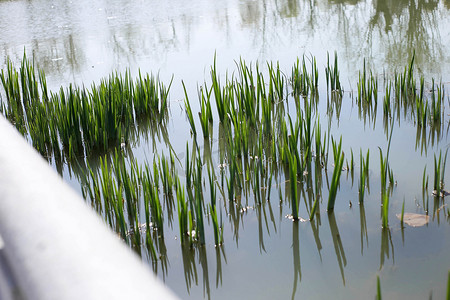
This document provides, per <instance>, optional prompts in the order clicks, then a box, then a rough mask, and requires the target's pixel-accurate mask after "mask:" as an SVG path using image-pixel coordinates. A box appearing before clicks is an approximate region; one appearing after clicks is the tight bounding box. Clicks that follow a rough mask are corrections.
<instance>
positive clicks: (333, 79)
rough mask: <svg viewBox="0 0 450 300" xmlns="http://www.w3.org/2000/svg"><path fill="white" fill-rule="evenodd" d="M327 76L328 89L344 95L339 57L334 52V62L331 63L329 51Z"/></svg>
mask: <svg viewBox="0 0 450 300" xmlns="http://www.w3.org/2000/svg"><path fill="white" fill-rule="evenodd" d="M325 77H326V80H327V89H328V88H329V91H330V92H331V93H337V94H339V95H340V96H342V92H343V91H342V86H341V81H340V79H339V68H338V57H337V53H336V52H334V64H330V56H329V54H328V53H327V67H326V68H325Z"/></svg>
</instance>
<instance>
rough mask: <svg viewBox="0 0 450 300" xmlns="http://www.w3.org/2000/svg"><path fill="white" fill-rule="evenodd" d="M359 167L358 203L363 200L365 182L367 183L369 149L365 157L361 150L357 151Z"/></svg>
mask: <svg viewBox="0 0 450 300" xmlns="http://www.w3.org/2000/svg"><path fill="white" fill-rule="evenodd" d="M359 169H360V173H359V203H362V202H364V194H365V190H366V183H367V185H368V184H369V150H367V154H366V159H364V156H363V155H362V150H360V151H359Z"/></svg>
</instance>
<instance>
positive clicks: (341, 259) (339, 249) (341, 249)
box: [328, 212, 347, 286]
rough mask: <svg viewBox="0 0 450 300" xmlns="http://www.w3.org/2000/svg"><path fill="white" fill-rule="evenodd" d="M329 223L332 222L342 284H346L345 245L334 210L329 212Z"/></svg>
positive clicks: (332, 233) (331, 227) (332, 235)
mask: <svg viewBox="0 0 450 300" xmlns="http://www.w3.org/2000/svg"><path fill="white" fill-rule="evenodd" d="M328 223H329V224H330V231H331V237H332V239H333V245H334V251H335V252H336V259H337V262H338V265H339V270H340V271H341V277H342V284H343V285H344V286H345V274H344V267H345V266H346V265H347V258H346V257H345V252H344V246H343V245H342V240H341V235H340V234H339V229H338V227H337V224H336V217H335V216H334V212H329V213H328Z"/></svg>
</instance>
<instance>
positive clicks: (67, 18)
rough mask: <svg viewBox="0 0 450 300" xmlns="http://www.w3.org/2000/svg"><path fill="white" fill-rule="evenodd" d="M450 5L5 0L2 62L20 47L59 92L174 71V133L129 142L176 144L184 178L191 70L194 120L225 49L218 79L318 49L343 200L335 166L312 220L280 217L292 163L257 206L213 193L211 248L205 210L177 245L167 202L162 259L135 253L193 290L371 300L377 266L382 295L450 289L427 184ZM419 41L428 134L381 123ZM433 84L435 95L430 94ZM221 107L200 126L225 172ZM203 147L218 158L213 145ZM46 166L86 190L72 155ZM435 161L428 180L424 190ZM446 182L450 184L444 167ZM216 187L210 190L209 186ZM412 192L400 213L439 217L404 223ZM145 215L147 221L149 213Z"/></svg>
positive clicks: (447, 240)
mask: <svg viewBox="0 0 450 300" xmlns="http://www.w3.org/2000/svg"><path fill="white" fill-rule="evenodd" d="M448 16H450V2H449V1H447V0H443V1H433V0H430V1H421V0H418V1H404V0H402V1H382V0H379V1H358V0H351V1H306V0H298V1H290V0H280V1H275V0H273V1H269V0H265V1H245V0H242V1H235V0H232V1H221V2H218V1H214V2H212V1H206V0H197V1H194V2H190V3H187V2H186V1H180V0H175V1H97V0H96V1H84V0H82V1H60V0H54V1H46V0H32V1H0V32H1V35H0V58H1V61H0V67H1V69H5V66H6V57H9V58H10V59H11V60H12V61H13V62H14V63H15V64H16V65H18V64H19V63H20V61H21V59H22V57H23V53H24V49H25V52H26V53H27V55H28V57H29V58H31V57H32V58H33V59H34V61H35V63H36V64H37V65H38V66H39V68H41V69H42V70H44V71H45V73H46V77H47V81H48V86H49V89H51V90H53V91H57V90H58V89H59V87H60V86H64V87H67V86H68V85H69V84H70V83H74V84H77V85H79V86H81V85H85V86H86V87H89V86H90V85H91V83H92V82H97V83H98V82H99V81H100V80H101V79H102V78H105V77H107V76H109V75H110V74H111V73H112V72H114V71H118V72H125V71H126V70H130V72H131V74H132V76H133V77H134V76H136V75H137V74H138V72H139V70H140V71H141V72H142V73H146V72H148V73H153V74H159V78H160V80H161V81H162V82H164V83H166V84H168V83H169V82H170V80H171V78H172V76H173V83H172V86H171V89H170V117H169V119H168V123H167V126H166V128H165V129H166V132H167V135H166V136H167V140H164V138H162V137H161V135H160V136H156V137H155V132H153V131H152V130H138V134H137V137H135V138H134V139H133V140H132V142H131V143H130V145H129V146H128V145H127V149H126V155H127V157H128V158H130V157H134V158H136V160H137V162H138V164H143V163H144V162H145V161H152V159H153V156H154V154H155V153H157V154H161V153H163V154H164V155H165V156H166V157H168V156H169V155H170V153H171V152H170V149H172V151H173V153H174V154H176V157H177V158H178V159H179V160H180V161H181V162H182V163H181V164H177V165H176V166H175V167H176V170H177V173H178V176H179V177H180V179H181V180H182V181H183V183H184V180H185V171H186V170H185V167H184V166H185V164H184V160H185V159H186V156H187V155H189V153H186V143H188V144H189V147H190V149H192V147H193V137H192V135H191V129H190V125H189V123H188V121H187V118H186V113H185V106H184V102H183V100H184V98H185V94H184V90H183V85H182V84H181V81H183V82H184V83H185V86H186V89H187V94H188V95H189V98H190V100H191V102H192V103H191V105H192V110H193V112H194V117H195V122H196V125H197V126H196V127H197V131H199V132H200V130H201V127H200V123H199V120H198V118H197V117H196V116H197V112H198V111H200V105H199V104H198V101H197V89H198V87H199V86H200V85H204V83H205V82H208V83H207V84H209V83H210V70H211V66H212V64H213V63H214V57H215V56H216V63H217V64H216V67H217V70H218V72H219V73H220V77H221V78H222V80H225V77H226V75H225V74H227V73H228V75H229V76H230V75H231V74H232V73H233V72H235V73H237V66H236V64H237V63H236V62H238V61H239V59H240V58H242V59H244V60H245V61H246V62H248V63H250V62H252V63H253V65H252V66H254V65H255V63H256V61H258V62H259V63H260V65H261V68H262V69H265V62H266V61H270V62H274V63H276V62H279V64H280V69H281V70H283V72H284V73H285V74H286V75H287V76H290V72H291V68H292V66H293V65H294V64H295V62H296V59H297V57H300V59H301V58H302V56H303V55H306V57H307V58H311V56H314V57H315V58H316V59H317V66H318V70H319V91H318V92H319V101H318V105H317V109H316V110H314V112H313V115H314V117H313V120H314V121H315V120H316V119H319V120H320V124H321V126H322V130H323V131H322V134H323V132H325V131H327V130H328V132H329V133H330V134H331V135H332V136H333V137H334V139H338V140H339V137H340V136H342V139H343V142H342V143H343V148H342V150H343V151H344V153H345V158H346V160H347V161H348V162H349V161H350V153H351V152H353V153H354V157H355V174H354V178H353V177H352V176H351V174H350V173H349V172H348V171H343V172H342V175H341V183H340V188H339V190H338V192H337V200H336V206H335V208H334V212H332V213H328V212H327V211H326V204H327V198H328V179H327V180H326V181H325V180H324V182H323V183H322V190H323V193H324V195H323V197H322V200H321V205H320V206H319V208H318V210H319V211H318V212H319V214H316V217H315V219H314V220H312V221H307V222H300V221H296V222H292V221H291V220H290V219H289V218H286V216H287V215H289V214H291V213H292V209H291V205H290V203H289V200H288V199H289V194H290V190H291V186H290V184H289V182H287V180H288V179H289V173H287V174H286V175H285V173H284V172H283V171H281V170H280V172H279V174H278V175H277V176H274V178H273V179H272V178H271V181H270V184H271V186H272V189H271V190H270V194H269V195H268V197H267V198H268V199H269V200H267V199H265V201H263V202H262V203H260V204H256V199H255V197H254V196H253V195H240V196H239V197H236V199H235V201H233V202H231V203H230V201H229V200H228V199H227V197H225V194H224V195H223V196H222V195H221V194H220V193H218V197H217V199H218V200H217V201H218V202H217V207H219V208H220V209H219V212H218V214H219V216H220V219H222V220H223V240H224V243H223V245H221V246H219V247H216V246H215V245H214V236H213V225H212V221H210V218H209V215H208V214H207V213H205V220H207V221H206V225H205V226H206V227H205V228H206V230H205V232H206V237H205V240H206V243H205V245H204V246H194V247H192V248H189V247H188V248H186V247H182V246H181V244H180V234H179V229H178V226H179V225H178V219H177V216H176V213H175V217H174V218H173V219H174V220H173V221H172V222H168V220H169V219H170V218H169V217H168V215H167V213H168V212H167V211H166V212H165V222H164V233H165V235H164V239H163V241H162V242H161V243H163V246H160V248H159V249H158V255H159V258H158V259H157V260H156V261H155V260H153V259H152V258H151V255H150V254H149V253H148V252H146V247H145V246H143V247H142V249H138V250H136V249H135V250H136V251H137V252H140V254H141V256H142V259H143V260H144V261H146V262H147V263H148V264H149V266H151V267H152V268H153V270H154V271H155V273H156V274H157V276H159V277H160V278H161V279H162V280H163V281H164V282H165V284H166V285H167V286H168V287H169V288H171V289H172V290H174V291H175V293H176V294H177V295H179V296H180V298H183V299H188V298H191V299H200V298H208V299H209V298H210V299H230V298H238V299H241V298H245V299H286V298H293V299H302V298H307V299H325V298H333V299H365V298H373V297H375V295H376V292H377V291H376V283H377V276H379V278H380V282H381V291H382V295H383V297H385V298H386V299H424V298H427V297H430V296H432V298H434V299H444V298H445V295H446V289H447V280H448V271H449V270H450V252H449V251H448V250H449V249H450V226H449V216H448V212H449V211H448V206H447V204H446V203H447V202H448V196H447V197H443V198H442V199H438V200H436V199H435V198H433V196H432V195H431V191H432V190H433V188H432V187H433V178H434V177H433V167H434V157H435V155H437V156H439V153H440V151H441V152H442V155H445V151H446V150H447V149H448V148H449V145H450V144H449V143H450V141H449V139H448V130H449V112H450V108H449V100H448V96H447V95H448V91H449V89H448V84H449V82H450V71H449V70H450V55H449V54H448V53H450V18H449V17H448ZM335 51H336V53H337V55H338V60H339V71H340V76H341V83H342V85H343V89H344V93H343V96H342V101H341V102H340V103H341V104H340V105H341V109H336V110H338V112H336V111H335V112H334V114H333V113H331V114H327V108H328V107H329V106H328V105H327V102H328V101H327V100H328V92H327V85H326V81H325V72H324V69H325V67H326V65H327V53H330V57H331V58H333V53H334V52H335ZM413 53H415V55H414V62H415V74H416V77H417V80H419V77H420V76H424V78H425V86H426V88H427V89H428V90H430V89H431V78H435V80H436V83H439V82H440V81H441V82H442V83H443V86H444V88H445V90H446V96H445V97H444V101H443V105H444V108H443V113H442V115H443V121H442V124H441V125H440V126H439V130H432V129H427V130H425V134H426V135H425V136H424V135H423V131H421V130H420V131H418V129H417V128H418V126H417V120H416V118H415V117H413V114H414V112H408V113H405V114H403V112H401V113H399V117H398V118H397V117H394V118H391V119H390V120H394V124H393V125H388V126H386V125H385V124H384V121H383V105H382V104H381V103H382V101H381V99H382V98H383V97H382V96H383V95H384V85H383V84H384V82H385V81H384V79H385V78H388V77H389V78H391V77H392V76H394V71H395V70H398V71H400V72H403V68H404V67H405V66H408V64H409V62H410V61H411V59H412V57H413ZM364 61H365V63H366V67H367V68H370V69H371V70H372V71H373V74H374V75H376V76H377V78H378V81H379V89H380V90H382V91H383V92H382V93H380V96H379V99H380V100H379V105H378V107H375V112H376V113H375V117H374V113H372V115H371V116H369V115H370V114H368V113H366V115H364V114H363V116H360V111H361V110H360V109H358V105H357V100H356V99H357V83H358V75H359V72H360V71H362V70H363V65H364ZM307 65H308V66H309V61H308V63H307ZM266 71H267V70H266V69H265V71H264V72H265V74H266V73H267V72H266ZM266 78H267V77H266ZM428 90H427V92H426V96H427V97H431V96H430V95H431V94H430V92H429V91H428ZM1 92H2V93H3V90H2V91H1ZM283 106H284V108H285V109H286V111H287V112H286V113H285V115H284V118H287V116H288V115H289V116H292V117H293V118H294V116H295V115H296V104H295V101H294V100H293V99H292V98H290V99H288V101H286V102H285V104H283ZM213 110H214V112H213V114H214V125H213V133H212V136H213V137H212V138H211V140H210V141H209V142H208V143H206V142H205V143H204V142H203V140H202V139H201V138H197V139H198V142H199V149H200V153H201V155H202V157H209V158H208V159H209V160H210V162H211V165H212V166H214V167H215V169H214V172H215V173H216V174H217V176H218V178H219V180H218V182H219V181H220V176H221V175H220V174H222V173H224V174H225V175H224V176H225V177H226V176H227V174H228V169H229V165H230V160H229V159H228V160H226V159H225V160H224V157H223V154H222V152H223V151H222V148H221V147H222V146H221V143H222V142H223V140H222V138H221V132H219V131H220V126H218V122H217V120H218V116H217V113H216V111H215V108H213ZM329 120H331V123H330V125H329V127H327V124H328V121H329ZM391 128H393V130H392V141H391V145H390V152H389V153H390V154H389V155H390V156H389V166H390V168H391V169H392V170H393V173H394V177H395V184H393V186H392V187H391V188H392V191H391V197H390V203H389V228H382V221H381V212H380V210H381V208H380V198H381V189H380V185H381V184H380V183H381V178H380V159H379V152H378V147H380V148H381V149H382V150H383V153H384V154H386V151H387V148H388V143H389V142H388V140H389V133H390V129H391ZM199 134H200V133H199ZM200 136H201V134H200ZM256 136H258V135H256ZM208 145H209V146H208ZM208 148H210V149H208ZM330 148H331V146H330ZM359 149H361V150H362V152H363V153H364V154H365V153H366V151H367V150H370V160H369V162H370V163H369V186H370V191H367V192H366V196H365V198H364V204H362V205H360V204H358V180H359V170H360V169H359V162H360V159H359V157H360V156H359ZM208 150H209V152H211V155H207V154H204V153H205V152H208ZM330 152H331V150H330ZM110 154H111V153H110ZM206 160H207V159H205V161H206ZM51 163H52V164H53V165H54V166H55V168H56V169H58V171H59V172H60V173H61V175H62V176H63V178H64V179H66V180H67V182H68V183H69V184H70V185H71V186H73V188H74V189H75V190H76V191H78V192H79V193H80V194H81V188H80V176H79V175H77V174H76V173H77V171H76V168H74V167H73V166H69V165H68V164H67V163H65V164H63V165H62V166H57V165H56V164H55V162H54V160H51ZM97 163H98V160H97ZM224 163H227V164H228V165H227V166H226V167H225V168H224V170H222V168H220V167H219V165H221V164H224ZM93 164H95V162H93ZM344 165H345V164H344ZM425 166H426V172H427V173H426V174H428V175H429V180H430V184H429V188H428V189H427V191H426V193H425V195H424V194H423V191H422V181H423V172H424V167H425ZM333 169H334V164H333V157H332V155H331V154H330V158H329V161H328V169H325V170H324V171H323V176H324V177H327V178H329V179H330V180H331V177H332V174H333ZM321 172H322V171H321ZM447 173H448V172H447ZM204 174H207V173H206V168H205V169H204ZM446 175H447V177H448V175H449V174H446ZM307 177H308V176H307ZM205 178H206V185H208V184H209V183H208V180H207V176H205ZM444 178H445V177H444ZM445 181H446V182H447V183H448V178H446V180H445ZM219 186H220V184H219V183H218V187H219ZM223 186H225V187H226V185H223V184H222V187H223ZM447 186H448V184H447ZM305 188H306V189H305V190H303V189H302V185H300V184H299V187H298V192H299V195H300V196H299V198H300V208H299V216H300V217H302V218H304V219H308V218H309V211H310V209H311V195H310V191H308V188H307V187H306V186H305ZM302 190H303V191H302ZM269 196H270V197H269ZM208 197H209V192H206V191H205V199H206V198H208ZM241 197H242V198H241ZM208 199H209V198H208ZM312 201H314V199H312ZM207 202H209V200H208V201H207ZM403 203H404V207H405V208H404V210H405V212H409V213H417V214H422V215H423V214H427V215H429V217H430V218H429V222H428V223H427V224H426V225H424V226H420V227H412V226H408V225H405V226H404V227H403V226H401V224H400V221H399V220H398V219H397V217H396V214H399V213H401V211H402V205H403ZM427 203H428V204H427ZM141 205H143V204H141ZM427 206H428V208H427ZM175 207H176V203H175ZM101 214H102V215H103V216H104V213H101ZM140 220H141V221H142V223H143V222H145V220H144V218H143V217H142V216H141V219H140ZM161 249H166V250H165V251H164V250H161Z"/></svg>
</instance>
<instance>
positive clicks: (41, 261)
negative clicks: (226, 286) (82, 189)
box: [0, 117, 176, 300]
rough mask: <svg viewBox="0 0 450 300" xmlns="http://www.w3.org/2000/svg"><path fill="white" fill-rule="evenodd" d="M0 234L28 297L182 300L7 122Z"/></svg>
mask: <svg viewBox="0 0 450 300" xmlns="http://www.w3.org/2000/svg"><path fill="white" fill-rule="evenodd" d="M0 235H1V237H2V238H3V242H4V245H3V249H1V250H0V251H1V252H2V253H3V254H4V257H5V258H6V260H7V262H8V265H9V267H10V269H11V273H12V276H13V277H14V279H15V280H16V282H17V286H18V287H19V289H20V293H21V296H22V297H23V298H25V299H38V300H39V299H46V300H48V299H58V300H62V299H77V300H78V299H176V296H174V294H173V293H172V292H171V291H170V290H169V289H167V288H166V287H165V286H164V285H163V284H162V283H161V282H160V281H159V280H158V278H156V277H155V275H154V274H153V273H152V272H151V270H150V269H149V268H148V267H147V266H145V265H144V264H143V263H142V262H141V261H140V259H139V258H138V257H137V255H135V254H134V253H132V252H131V250H129V248H128V247H127V246H125V245H124V244H123V243H122V242H121V241H120V240H119V239H118V237H117V236H115V235H114V234H113V233H112V231H110V230H109V229H108V228H107V227H106V226H105V225H104V224H103V222H102V221H101V219H100V217H99V216H97V215H96V214H95V213H94V212H93V211H92V210H91V209H90V208H89V207H88V206H87V205H86V204H85V202H84V201H83V200H82V199H81V197H79V196H78V194H76V193H75V192H74V191H73V190H72V189H71V188H70V187H69V186H68V185H67V184H66V183H65V182H64V181H63V180H62V178H61V177H60V176H59V175H57V173H56V172H55V171H54V170H52V168H51V167H50V166H49V165H48V163H47V162H46V161H45V160H44V159H43V158H42V157H41V156H40V155H39V154H38V153H37V152H36V151H35V150H34V149H33V148H32V147H31V146H30V145H28V144H27V142H26V141H25V140H24V139H23V137H22V136H21V135H20V134H19V133H18V132H17V131H16V130H15V128H14V127H13V126H12V125H11V124H10V123H9V122H8V121H6V120H5V119H4V118H3V117H0Z"/></svg>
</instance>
